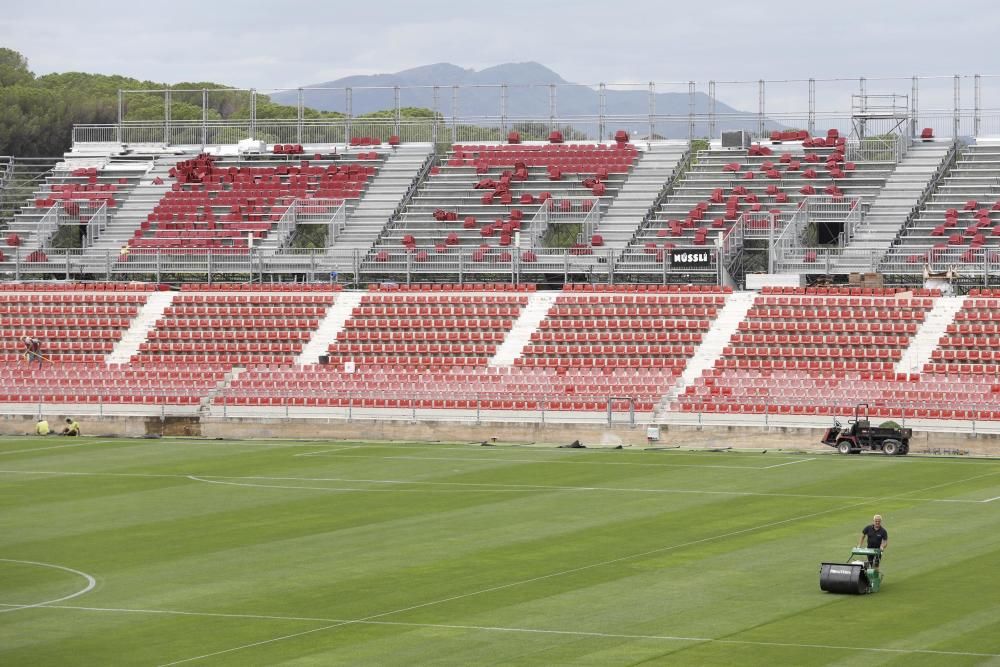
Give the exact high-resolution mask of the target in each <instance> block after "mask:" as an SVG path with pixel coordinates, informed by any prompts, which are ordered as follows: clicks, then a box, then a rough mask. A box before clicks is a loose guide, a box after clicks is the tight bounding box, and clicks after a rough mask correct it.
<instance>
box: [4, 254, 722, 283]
mask: <svg viewBox="0 0 1000 667" xmlns="http://www.w3.org/2000/svg"><path fill="white" fill-rule="evenodd" d="M705 251H706V252H707V254H708V257H709V262H708V263H707V264H704V265H700V266H683V267H681V266H675V265H673V263H672V259H671V254H670V253H664V252H662V251H660V252H655V253H650V252H648V251H647V250H646V249H643V248H626V249H610V248H568V249H563V248H539V249H532V248H528V247H522V248H517V247H513V246H512V247H509V248H499V247H496V248H491V249H490V250H489V251H488V252H487V251H484V250H482V249H480V248H476V247H461V248H456V247H448V248H447V249H446V250H445V252H443V253H439V252H438V251H437V249H435V248H433V247H432V248H427V249H421V248H414V249H412V250H407V249H403V248H398V247H393V248H392V249H391V250H389V249H379V248H375V249H349V248H348V249H342V248H337V247H332V248H287V247H286V248H283V249H280V250H268V249H267V248H263V247H253V248H241V247H232V248H215V249H209V248H131V249H128V250H125V249H123V250H121V251H119V250H107V249H104V250H93V249H80V248H70V249H66V248H52V249H48V250H46V251H44V252H41V251H29V250H26V249H22V248H15V249H14V250H13V252H11V253H10V254H8V255H6V256H5V257H4V258H2V259H0V276H2V277H4V278H5V279H8V280H11V279H13V280H25V279H41V278H56V279H59V278H65V279H70V278H98V279H112V278H120V279H135V280H156V281H161V280H171V281H184V280H198V281H207V282H212V281H233V280H236V281H258V280H279V281H280V280H307V281H323V280H327V279H329V276H330V275H331V274H336V275H337V276H338V278H340V279H342V280H351V281H353V282H355V283H365V282H371V281H391V282H400V283H410V282H422V281H428V280H447V281H448V282H459V283H461V282H465V281H474V282H482V281H484V280H486V281H493V282H496V281H500V282H513V283H517V282H520V281H522V280H530V281H532V282H539V281H541V282H551V283H559V282H573V281H581V280H582V281H589V282H600V283H614V282H617V281H630V282H632V281H638V282H653V283H660V282H662V283H667V282H673V281H675V280H676V279H679V278H682V277H685V276H687V277H692V276H693V277H697V278H698V280H699V281H700V282H705V281H708V282H715V280H716V277H717V273H718V261H717V256H718V249H717V248H715V247H714V246H706V247H705Z"/></svg>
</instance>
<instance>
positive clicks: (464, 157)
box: [375, 143, 638, 262]
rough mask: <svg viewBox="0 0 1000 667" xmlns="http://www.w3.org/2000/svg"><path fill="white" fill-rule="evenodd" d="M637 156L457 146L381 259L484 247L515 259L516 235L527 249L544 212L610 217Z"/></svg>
mask: <svg viewBox="0 0 1000 667" xmlns="http://www.w3.org/2000/svg"><path fill="white" fill-rule="evenodd" d="M637 156H638V151H637V149H636V148H635V146H633V145H631V144H628V143H615V144H614V145H604V144H597V145H594V144H544V145H527V144H519V145H508V144H483V145H461V144H456V145H454V146H453V147H452V151H451V153H449V155H448V156H447V157H445V158H444V159H443V160H442V163H441V164H440V165H438V166H436V167H434V168H433V169H432V170H431V174H430V176H429V177H428V178H427V179H426V180H425V181H424V183H423V184H422V185H421V186H420V188H419V189H418V191H417V192H416V194H415V195H414V197H413V198H412V200H411V201H410V203H409V204H408V205H407V207H406V209H405V210H404V211H403V212H402V213H401V214H400V216H399V217H398V219H397V220H395V221H394V223H393V225H392V226H391V228H390V229H389V230H388V231H387V234H386V235H384V236H383V238H382V239H381V240H380V242H379V244H378V253H377V254H376V256H375V259H376V261H385V262H388V261H391V260H393V259H396V260H398V259H400V258H403V257H405V256H406V255H407V254H411V255H413V257H414V259H415V260H416V261H426V259H427V258H428V257H430V256H433V255H448V254H449V253H451V254H454V252H455V249H456V248H457V247H464V248H469V247H477V246H478V247H479V248H480V249H482V250H483V251H484V254H485V253H488V252H490V251H492V250H496V249H499V250H500V251H501V252H507V254H508V255H509V254H510V252H512V251H513V239H514V236H515V234H516V232H521V233H522V243H521V246H522V248H526V247H527V243H526V242H525V238H524V234H525V233H526V232H529V231H534V230H529V229H528V226H529V223H530V221H531V220H532V218H533V217H534V216H535V214H536V213H537V212H538V210H539V208H540V207H542V206H548V207H550V209H551V210H553V211H555V212H558V213H562V214H564V215H565V216H568V217H572V216H578V217H579V219H580V220H582V219H583V218H584V216H586V215H587V213H588V212H590V211H591V210H592V209H594V208H595V207H596V208H597V209H599V211H601V212H603V211H606V210H607V208H608V206H609V205H610V203H611V201H612V200H613V199H614V197H615V195H616V194H617V192H618V190H619V189H620V188H621V186H622V184H623V183H624V182H625V178H626V176H627V174H628V172H629V171H630V170H631V168H632V165H633V164H634V163H635V161H636V159H637ZM567 221H569V220H568V218H567ZM592 241H593V239H581V240H580V241H578V247H579V248H589V247H590V246H591V243H592ZM597 245H599V242H598V243H597ZM506 249H510V251H508V250H506ZM522 258H524V257H523V256H522ZM527 258H528V259H527V261H530V258H531V255H527ZM501 261H509V259H508V260H501Z"/></svg>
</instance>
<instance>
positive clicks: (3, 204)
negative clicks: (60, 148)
mask: <svg viewBox="0 0 1000 667" xmlns="http://www.w3.org/2000/svg"><path fill="white" fill-rule="evenodd" d="M9 160H10V163H9V170H8V168H7V165H4V166H3V167H4V171H5V172H6V175H5V176H4V182H3V184H2V185H0V224H2V225H5V226H6V225H9V224H10V223H11V222H12V221H13V220H14V215H15V214H16V213H17V212H18V211H20V210H21V207H22V206H28V205H30V204H31V200H32V198H33V197H34V195H35V191H36V190H37V189H38V187H39V186H40V185H41V184H44V183H45V181H46V176H47V175H48V174H49V172H51V171H52V169H53V168H54V167H55V166H56V164H58V163H59V162H61V161H62V158H19V157H12V158H9Z"/></svg>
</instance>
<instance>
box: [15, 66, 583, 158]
mask: <svg viewBox="0 0 1000 667" xmlns="http://www.w3.org/2000/svg"><path fill="white" fill-rule="evenodd" d="M121 89H127V90H157V91H162V90H166V89H170V90H171V91H176V92H171V95H170V118H171V119H172V120H177V121H181V120H198V121H200V120H201V119H202V113H203V112H202V90H203V89H206V90H207V91H208V92H207V94H206V96H205V112H204V113H205V117H206V119H207V120H210V121H218V120H245V119H249V118H250V115H251V108H252V101H251V94H250V92H249V91H246V90H237V89H234V88H232V87H229V86H225V85H222V84H218V83H213V82H209V81H188V82H181V83H176V84H165V83H157V82H154V81H140V80H139V79H133V78H131V77H126V76H118V75H104V74H88V73H85V72H63V73H57V74H46V75H43V76H35V75H34V73H32V72H31V70H30V69H29V67H28V60H27V58H25V57H24V56H23V55H22V54H20V53H18V52H17V51H14V50H12V49H7V48H0V155H13V156H16V157H57V156H60V155H62V154H63V153H65V152H66V151H68V150H69V149H70V146H71V144H72V133H73V126H74V125H76V124H111V123H116V122H117V121H118V91H119V90H121ZM123 102H124V104H123V107H124V108H123V118H124V120H126V121H143V120H148V121H160V120H162V119H163V118H164V117H165V104H166V100H165V99H164V95H163V93H162V92H160V93H129V94H127V95H126V96H125V97H124V100H123ZM297 113H298V110H297V108H296V107H294V106H291V105H284V104H277V103H275V102H272V101H271V99H270V98H269V97H268V96H266V95H261V94H259V93H258V94H257V98H256V117H257V119H258V120H269V119H292V118H296V116H297ZM302 113H303V117H304V118H305V119H307V120H317V119H330V120H336V119H343V118H344V117H345V116H344V114H342V113H340V112H336V111H319V110H317V109H312V108H305V109H303V112H302ZM394 115H395V111H394V110H392V109H389V110H384V111H375V112H372V113H369V114H363V115H359V116H355V120H358V121H363V120H364V119H372V120H385V119H390V118H393V117H394ZM400 117H401V118H404V119H407V120H410V121H415V120H416V121H426V124H424V123H423V122H421V123H420V125H419V126H418V127H416V128H413V129H410V130H409V132H408V136H406V137H404V139H405V140H408V141H430V140H431V136H432V132H431V127H430V126H431V124H434V123H435V122H436V123H437V124H438V126H439V128H440V129H443V130H445V131H442V132H440V133H439V136H438V141H439V142H441V143H444V144H449V143H451V142H452V141H455V142H458V141H476V140H479V141H482V140H491V141H503V140H504V139H505V138H506V135H505V133H504V132H503V131H502V130H501V129H500V128H499V127H488V128H481V127H474V126H470V125H459V126H457V127H455V128H454V130H455V131H454V133H452V132H450V131H448V129H450V128H448V129H445V128H443V127H442V126H443V123H444V119H443V117H442V116H441V114H440V113H437V112H434V111H432V110H431V109H425V108H418V107H404V108H401V109H400ZM559 129H561V130H562V132H563V135H564V136H565V138H566V139H567V140H573V139H584V138H586V137H585V135H584V134H583V133H581V132H579V131H577V130H575V129H574V128H572V127H560V128H559ZM518 130H519V131H520V133H521V136H522V138H523V139H524V140H544V139H546V138H547V137H548V133H549V127H548V126H547V125H546V124H544V123H527V124H520V125H519V127H518ZM191 132H192V133H193V134H192V137H191V139H190V141H192V142H195V143H196V142H197V138H196V137H195V135H198V134H199V133H198V132H197V130H195V129H194V128H192V130H191ZM313 133H314V134H316V137H306V136H303V143H307V142H309V141H321V142H325V141H330V138H329V137H330V136H331V135H330V133H329V132H326V131H322V130H316V131H315V132H313ZM494 135H495V136H494ZM199 136H200V135H199ZM320 136H322V137H323V138H322V139H321V138H319V137H320ZM239 138H243V137H235V135H234V137H229V136H228V135H227V136H219V137H216V138H215V139H216V141H219V140H223V139H224V140H226V142H227V143H229V142H230V140H232V141H233V142H235V141H236V140H238V139H239ZM257 138H259V139H262V140H265V141H268V142H274V141H277V140H278V138H277V137H269V136H264V134H262V136H259V137H257ZM381 138H382V139H383V140H385V139H387V138H388V137H381ZM337 140H338V141H343V140H344V138H343V137H341V138H339V139H337Z"/></svg>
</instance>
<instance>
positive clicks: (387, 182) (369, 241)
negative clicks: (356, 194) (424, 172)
mask: <svg viewBox="0 0 1000 667" xmlns="http://www.w3.org/2000/svg"><path fill="white" fill-rule="evenodd" d="M433 149H434V147H433V145H431V144H404V145H402V146H399V147H397V148H395V149H393V151H392V152H391V153H390V154H389V155H388V157H387V158H386V160H385V162H383V163H382V167H381V168H380V169H379V171H378V174H376V176H375V178H374V179H373V180H372V182H371V183H370V184H369V185H368V188H367V190H365V193H364V197H362V198H361V202H360V203H359V204H358V205H357V207H356V208H355V209H354V210H353V211H351V212H350V213H349V214H348V216H347V224H346V226H345V227H344V231H343V232H342V233H341V235H340V238H338V239H337V240H336V242H335V244H334V245H335V246H336V247H337V248H338V249H345V248H352V249H353V248H361V249H364V250H367V249H369V248H371V247H372V245H373V244H374V243H375V241H376V240H377V239H378V237H379V234H381V233H382V230H383V229H384V228H385V226H386V224H387V223H388V222H389V219H390V218H391V217H392V215H393V213H394V212H395V210H396V207H397V206H399V204H400V202H401V201H402V200H403V196H404V195H405V194H406V191H407V190H409V188H410V185H412V183H413V179H415V178H416V177H417V175H418V174H419V173H420V169H421V167H423V166H424V163H425V162H426V161H427V158H428V157H429V156H430V155H431V153H432V152H433Z"/></svg>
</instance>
